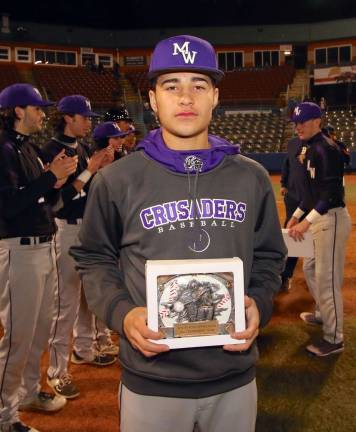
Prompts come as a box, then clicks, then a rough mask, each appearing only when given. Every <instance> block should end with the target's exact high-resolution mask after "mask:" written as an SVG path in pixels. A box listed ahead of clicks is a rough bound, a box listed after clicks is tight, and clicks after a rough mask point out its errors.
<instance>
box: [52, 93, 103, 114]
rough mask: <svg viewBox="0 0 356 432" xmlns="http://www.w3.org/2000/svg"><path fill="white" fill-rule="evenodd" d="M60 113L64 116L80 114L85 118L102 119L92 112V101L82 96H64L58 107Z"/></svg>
mask: <svg viewBox="0 0 356 432" xmlns="http://www.w3.org/2000/svg"><path fill="white" fill-rule="evenodd" d="M57 109H58V111H59V112H61V113H63V114H80V115H82V116H83V117H100V114H97V113H95V112H93V111H92V110H91V104H90V100H89V99H87V98H86V97H85V96H82V95H71V96H64V97H63V98H62V99H61V100H60V101H59V102H58V105H57Z"/></svg>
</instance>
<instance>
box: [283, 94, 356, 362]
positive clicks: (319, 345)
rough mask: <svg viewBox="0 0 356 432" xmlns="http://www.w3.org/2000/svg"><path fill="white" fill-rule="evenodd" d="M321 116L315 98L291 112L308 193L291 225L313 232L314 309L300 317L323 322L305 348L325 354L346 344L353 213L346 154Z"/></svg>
mask: <svg viewBox="0 0 356 432" xmlns="http://www.w3.org/2000/svg"><path fill="white" fill-rule="evenodd" d="M321 117H322V112H321V109H320V108H319V106H318V105H316V104H314V103H312V102H303V103H301V104H299V105H297V106H296V107H295V109H294V112H293V115H292V121H293V122H295V124H296V126H295V130H296V133H297V135H298V137H299V139H300V140H302V144H301V146H300V148H299V152H298V154H297V158H298V160H299V163H300V164H301V165H302V166H303V167H304V177H305V182H304V183H303V184H304V190H303V193H302V196H303V199H302V201H301V202H300V203H299V207H298V208H297V210H296V211H295V212H294V214H293V216H292V218H291V219H290V221H289V222H288V224H287V228H290V229H289V234H290V236H291V237H293V238H294V239H295V240H300V239H302V238H303V233H305V232H306V231H307V230H310V231H311V233H312V236H313V241H314V253H315V254H314V257H313V258H305V259H304V265H303V270H304V274H305V278H306V281H307V284H308V287H309V290H310V292H311V294H312V296H313V297H314V300H315V312H303V313H302V314H301V315H300V317H301V318H302V320H303V321H305V322H306V323H308V324H319V325H322V329H323V337H322V339H320V340H319V341H316V342H314V343H312V344H310V345H308V346H307V347H306V349H307V351H308V352H310V353H312V354H314V355H316V356H319V357H324V356H328V355H330V354H336V353H339V352H341V351H343V349H344V335H343V300H342V292H341V288H342V282H343V276H344V264H345V253H346V241H347V239H348V237H349V235H350V231H351V219H350V215H349V213H348V211H347V209H346V206H345V202H344V188H343V175H344V155H343V153H342V152H341V151H340V147H339V146H338V145H337V144H336V143H335V142H334V141H333V140H331V139H330V138H328V137H326V136H325V135H323V134H322V132H321V128H320V127H321ZM305 214H306V216H305V218H304V219H303V220H302V221H300V218H301V217H302V216H303V215H305Z"/></svg>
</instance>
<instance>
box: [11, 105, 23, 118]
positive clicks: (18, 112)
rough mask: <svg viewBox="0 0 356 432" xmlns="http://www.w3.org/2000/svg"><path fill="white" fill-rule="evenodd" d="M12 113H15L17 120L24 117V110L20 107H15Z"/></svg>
mask: <svg viewBox="0 0 356 432" xmlns="http://www.w3.org/2000/svg"><path fill="white" fill-rule="evenodd" d="M14 111H15V115H16V118H17V119H18V120H22V119H23V118H24V116H25V110H24V108H21V107H18V106H17V107H15V109H14Z"/></svg>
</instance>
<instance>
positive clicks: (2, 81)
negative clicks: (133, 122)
mask: <svg viewBox="0 0 356 432" xmlns="http://www.w3.org/2000/svg"><path fill="white" fill-rule="evenodd" d="M19 82H22V79H21V77H20V75H19V72H18V70H17V68H16V66H14V65H6V64H5V65H1V66H0V91H1V90H2V89H3V88H5V87H7V86H9V85H11V84H15V83H19Z"/></svg>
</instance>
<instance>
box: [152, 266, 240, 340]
mask: <svg viewBox="0 0 356 432" xmlns="http://www.w3.org/2000/svg"><path fill="white" fill-rule="evenodd" d="M229 266H230V267H229ZM193 269H194V271H192V270H193ZM228 270H230V271H228ZM146 282H147V308H148V326H149V327H150V328H151V329H152V330H158V329H160V330H162V331H163V332H164V334H165V335H166V338H165V339H162V340H161V341H159V342H162V343H166V344H167V345H169V346H170V347H171V348H183V347H189V346H204V345H205V346H209V345H223V344H227V343H241V342H240V341H238V340H236V339H233V338H231V337H230V333H231V332H233V331H235V329H238V330H242V329H244V328H245V321H244V303H243V297H244V292H243V273H242V262H241V260H239V259H238V258H230V259H226V260H225V259H210V260H177V261H172V260H169V261H168V260H167V261H148V262H147V265H146Z"/></svg>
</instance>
